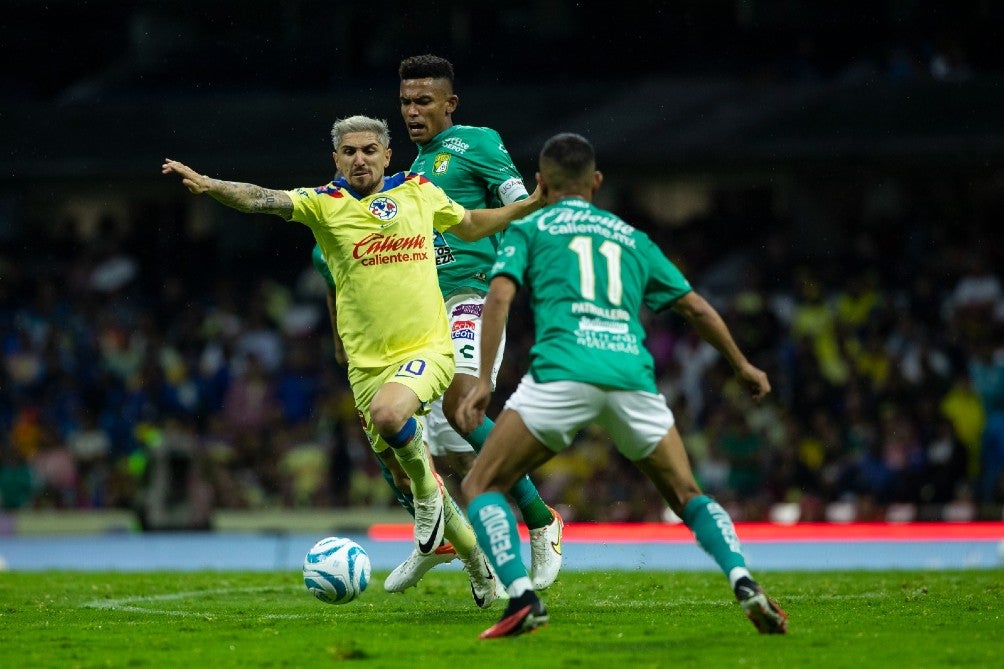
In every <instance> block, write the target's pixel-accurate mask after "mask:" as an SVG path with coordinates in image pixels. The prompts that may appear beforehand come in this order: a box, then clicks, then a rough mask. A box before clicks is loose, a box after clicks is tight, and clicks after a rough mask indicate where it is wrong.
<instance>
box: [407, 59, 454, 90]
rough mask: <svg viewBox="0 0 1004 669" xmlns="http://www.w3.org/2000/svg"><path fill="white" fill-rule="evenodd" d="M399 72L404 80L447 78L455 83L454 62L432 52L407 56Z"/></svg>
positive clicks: (451, 83) (451, 82)
mask: <svg viewBox="0 0 1004 669" xmlns="http://www.w3.org/2000/svg"><path fill="white" fill-rule="evenodd" d="M397 73H398V76H400V77H401V79H402V80H404V79H430V78H431V79H447V80H448V81H449V82H450V85H453V63H451V62H450V61H448V60H446V59H445V58H440V57H439V56H433V55H432V54H431V53H427V54H424V55H422V56H409V57H408V58H405V59H404V60H402V61H401V65H400V66H399V67H398V68H397Z"/></svg>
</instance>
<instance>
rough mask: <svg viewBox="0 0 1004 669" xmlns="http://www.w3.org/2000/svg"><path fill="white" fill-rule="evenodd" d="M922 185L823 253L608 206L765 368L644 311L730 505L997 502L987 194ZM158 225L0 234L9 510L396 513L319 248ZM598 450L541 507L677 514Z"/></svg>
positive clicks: (161, 519) (997, 318) (696, 439)
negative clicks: (359, 509)
mask: <svg viewBox="0 0 1004 669" xmlns="http://www.w3.org/2000/svg"><path fill="white" fill-rule="evenodd" d="M933 192H934V191H933V190H932V191H927V190H926V189H924V188H919V189H916V192H911V193H910V197H911V198H912V199H914V200H915V201H916V206H912V207H904V208H902V209H900V210H898V212H899V213H898V214H897V215H896V216H895V217H891V218H886V219H883V220H867V221H865V220H856V221H852V220H846V221H841V222H840V227H841V231H840V232H841V234H839V235H837V236H836V237H834V238H833V240H832V241H830V242H828V244H829V248H828V250H827V251H826V252H824V253H813V254H809V253H806V252H805V251H804V245H803V244H802V242H801V236H803V235H804V233H802V232H800V231H799V227H798V226H797V225H794V224H793V223H791V222H790V221H785V220H782V219H780V218H778V217H777V216H775V215H773V214H771V213H770V212H769V211H768V208H759V209H758V208H757V207H756V206H754V203H753V202H752V201H748V200H745V199H743V198H741V197H723V198H720V199H719V201H718V202H719V205H720V206H718V207H716V208H714V209H713V210H710V211H708V212H706V213H705V214H703V215H702V217H701V218H699V219H695V220H691V221H689V222H688V224H687V225H684V226H678V227H672V228H670V227H666V226H662V225H659V224H657V223H655V222H654V221H651V220H649V218H648V215H647V214H646V213H645V211H646V210H645V209H644V208H643V207H642V206H641V204H642V203H639V202H637V201H636V200H631V199H630V198H624V201H623V202H622V203H621V204H620V206H614V207H612V208H613V209H614V210H615V211H617V212H618V213H620V214H622V215H623V216H624V217H625V218H626V219H627V220H629V221H631V222H633V223H635V224H636V225H638V226H639V227H641V228H642V229H646V230H648V231H649V232H650V234H651V235H652V236H653V238H654V239H656V241H657V242H659V243H660V245H661V246H662V247H663V248H664V249H666V250H667V252H668V253H669V255H670V257H672V258H673V259H674V260H675V261H677V262H678V263H679V265H680V266H681V268H683V269H684V270H685V271H686V272H687V274H688V275H689V276H691V277H693V279H694V280H695V283H696V285H698V286H699V287H700V290H701V292H702V293H703V294H705V295H706V296H708V297H709V299H712V300H713V301H714V303H715V306H716V307H717V308H719V310H720V311H721V312H722V313H723V315H724V316H725V318H726V320H727V321H728V322H729V323H730V325H731V327H732V329H733V332H734V333H735V334H736V337H737V339H738V340H739V341H740V344H741V345H742V346H743V348H744V350H746V351H747V353H748V354H749V356H750V359H751V361H752V362H754V364H756V365H758V366H759V367H761V368H763V369H764V370H766V371H767V372H768V374H769V375H770V378H771V381H772V384H773V387H774V392H773V393H772V395H771V396H770V397H769V398H768V401H766V402H765V403H763V404H761V405H758V406H756V405H753V404H752V403H750V402H748V401H747V400H746V399H744V398H743V394H742V393H741V392H739V389H738V388H735V387H732V389H731V390H727V391H726V392H724V393H722V392H719V391H717V390H716V389H719V388H722V387H723V383H724V384H725V387H726V388H730V386H729V381H728V378H729V376H730V370H729V369H728V368H727V366H726V365H725V364H724V362H723V361H722V360H721V358H720V357H719V356H718V355H717V353H716V352H715V351H714V350H713V349H710V347H708V346H707V345H706V344H702V343H701V342H700V340H698V339H697V338H696V337H695V336H693V335H692V334H691V333H689V332H688V330H687V328H686V327H685V326H684V324H683V322H682V321H680V320H678V319H676V317H675V316H672V315H671V314H647V316H646V317H647V318H648V321H649V327H650V331H651V336H650V338H649V340H648V342H647V345H648V346H649V348H650V349H651V351H652V352H653V354H654V357H655V361H656V367H657V369H656V371H657V375H658V378H659V381H660V386H661V390H662V392H663V393H664V394H665V395H666V398H667V401H668V402H669V404H670V406H671V408H672V409H673V411H674V413H675V415H676V417H677V420H678V423H679V425H680V428H681V432H682V433H683V436H684V442H685V443H686V444H687V445H688V448H689V449H690V450H691V453H690V454H691V458H692V460H693V463H694V469H695V472H696V473H697V475H698V477H699V479H700V482H701V484H702V487H703V488H704V489H705V490H706V491H707V492H708V494H710V495H713V496H714V497H716V498H717V499H718V500H719V501H721V502H722V503H723V505H725V506H726V507H727V508H728V509H729V511H730V513H731V514H732V515H733V517H734V518H736V519H737V520H758V519H768V518H772V517H775V516H777V517H778V518H780V517H781V516H779V515H777V514H780V513H781V512H782V511H783V510H787V514H788V515H787V516H785V517H786V518H789V519H790V518H792V517H799V518H801V519H802V520H823V519H827V518H829V519H834V520H840V519H849V518H858V519H897V520H903V519H911V518H916V519H930V520H938V519H945V520H965V519H976V518H994V519H999V518H1000V517H1001V505H1002V503H1004V336H1002V332H1004V330H1002V328H1004V289H1002V285H1001V276H1000V267H1001V257H1000V255H999V254H1000V249H999V248H997V247H994V246H993V245H992V244H990V243H989V241H988V237H987V236H986V235H985V234H984V231H985V230H989V229H990V228H989V225H990V223H989V222H988V221H990V220H992V217H993V215H994V208H993V207H989V208H988V207H985V206H984V207H975V206H971V205H972V204H973V203H972V202H969V203H968V204H969V205H970V206H968V207H967V206H966V205H967V202H966V201H965V198H967V197H971V196H969V195H964V194H962V193H963V192H964V189H959V190H958V191H957V192H953V194H951V195H950V196H947V195H945V194H944V189H942V193H941V195H934V194H933ZM960 211H965V212H966V213H965V214H960V213H959V212H960ZM147 214H148V211H147V210H144V209H143V207H142V206H139V207H137V209H136V211H135V212H133V213H132V214H131V215H129V216H126V217H125V218H124V219H119V220H117V221H116V220H104V221H103V222H102V224H100V225H98V226H96V227H93V226H92V227H91V228H86V229H85V228H84V227H80V226H78V227H74V226H73V225H68V226H66V227H65V228H64V232H65V234H64V235H63V236H61V237H59V238H56V237H49V238H44V239H43V238H38V239H33V240H28V242H27V243H26V244H25V245H23V246H21V245H12V244H5V245H4V246H3V247H0V274H2V276H3V277H4V279H3V280H2V281H0V355H2V360H0V363H2V364H0V503H2V507H3V508H4V509H25V508H124V509H134V510H136V512H137V514H138V516H139V518H140V519H141V521H142V523H143V525H144V526H145V527H148V528H165V527H167V528H169V527H209V526H210V524H211V517H212V511H213V509H215V508H248V509H254V508H266V507H268V508H274V507H289V508H303V507H323V506H336V507H349V506H392V505H393V504H394V502H393V499H392V497H391V495H390V491H389V489H387V486H386V485H385V483H384V481H383V478H382V477H381V474H380V471H379V468H378V466H377V464H376V461H375V460H374V458H373V457H372V454H371V453H370V449H369V447H368V445H367V444H366V442H365V440H364V438H363V435H362V432H361V428H360V426H359V424H358V422H357V418H356V412H355V408H354V406H353V402H352V398H351V393H350V391H349V388H348V384H347V381H346V378H345V374H344V370H342V369H341V368H340V367H338V366H337V365H336V364H335V362H334V355H333V351H332V344H331V337H330V332H329V327H330V326H329V324H328V322H327V319H326V315H325V311H324V290H325V287H324V284H323V281H322V280H321V278H320V276H319V275H317V274H316V272H314V270H313V269H312V268H311V266H310V262H309V240H307V239H303V238H301V237H296V238H294V237H292V236H291V235H289V233H288V232H282V233H279V238H278V239H277V240H270V239H266V240H259V243H261V244H262V246H261V248H269V249H272V248H277V247H276V246H275V245H276V244H280V245H281V244H285V246H286V248H287V249H288V252H283V253H276V254H266V253H263V252H259V253H258V254H257V255H256V256H254V260H255V261H256V262H257V260H258V259H259V257H260V256H262V255H264V256H270V255H276V257H275V258H272V261H271V264H270V263H269V261H268V258H267V257H266V258H265V259H263V260H262V262H263V263H264V264H263V265H260V266H259V267H260V268H261V269H257V268H256V269H255V270H254V271H252V270H251V269H249V268H248V267H247V266H246V265H247V262H246V261H247V258H238V259H237V260H231V261H230V262H223V261H221V260H220V258H218V257H216V256H214V254H215V253H216V250H215V248H216V247H215V246H214V244H215V243H216V241H217V240H214V239H213V236H212V235H204V234H203V235H195V234H192V233H190V232H188V233H181V232H179V230H180V229H182V228H181V225H180V223H175V225H174V227H173V228H172V229H173V230H175V232H174V233H172V234H169V235H166V236H164V235H162V237H161V238H160V239H159V240H158V243H156V244H150V243H149V239H146V238H144V237H143V236H142V235H141V231H142V229H143V228H142V226H141V225H140V223H139V222H140V221H141V220H147V218H148V217H147ZM193 215H194V214H193V212H191V211H189V210H186V209H185V208H184V207H182V206H180V205H179V206H178V207H177V208H176V209H175V210H173V211H169V212H168V213H167V214H165V216H166V217H167V218H171V217H172V216H173V217H175V218H176V219H178V220H184V219H185V218H186V217H192V216H193ZM963 217H968V219H969V220H967V221H966V222H964V223H959V224H954V223H953V224H952V225H948V224H946V221H957V220H959V219H960V218H963ZM185 229H189V228H188V227H185ZM300 247H303V248H300ZM26 249H27V250H26ZM31 249H34V251H32V250H31ZM290 257H295V258H297V260H296V262H295V263H294V264H295V265H296V269H295V271H289V270H288V262H289V258H290ZM182 259H183V262H182ZM280 266H281V267H283V268H286V269H280ZM241 268H243V269H241ZM526 314H528V310H527V309H526V308H525V305H523V308H522V309H518V310H517V311H516V312H514V316H513V320H512V321H511V322H510V327H509V341H508V344H507V348H506V357H505V363H504V364H503V369H502V372H501V374H500V377H499V384H498V385H499V387H498V390H497V392H496V398H505V397H507V396H508V395H509V394H510V393H511V391H512V389H513V388H514V387H515V385H516V384H517V382H518V379H519V376H520V375H521V374H522V373H523V371H524V370H525V367H526V361H527V356H528V347H529V342H530V340H531V334H530V333H531V332H532V329H531V328H530V327H529V323H526V322H520V321H521V319H522V320H525V319H528V318H529V317H528V316H527V315H526ZM495 409H496V411H497V409H498V407H495ZM605 439H606V437H605V435H603V434H600V433H598V432H596V431H593V430H589V431H586V433H584V434H582V435H581V437H580V441H581V443H580V445H579V447H578V448H576V449H572V450H571V451H569V452H567V453H565V454H562V455H560V456H559V457H557V458H555V459H554V460H553V461H552V462H551V463H549V464H548V465H547V466H546V467H545V468H543V469H542V470H540V471H538V472H537V473H536V474H535V476H534V478H535V480H536V481H537V483H538V486H539V488H540V490H541V493H542V494H543V496H544V498H545V499H548V500H553V502H554V503H558V504H560V505H561V508H562V510H563V511H562V513H563V514H564V515H565V518H566V519H568V520H658V519H663V518H665V508H664V504H663V503H662V501H661V499H660V498H659V497H658V496H657V495H655V494H650V493H649V492H648V488H647V487H646V486H644V485H641V478H640V474H639V473H638V472H637V471H635V470H634V469H633V468H632V467H630V466H629V465H628V463H627V462H626V461H625V460H623V459H622V458H620V456H618V455H617V454H616V452H615V451H613V450H611V449H609V448H607V447H606V441H605ZM594 445H595V447H594ZM587 491H588V492H587Z"/></svg>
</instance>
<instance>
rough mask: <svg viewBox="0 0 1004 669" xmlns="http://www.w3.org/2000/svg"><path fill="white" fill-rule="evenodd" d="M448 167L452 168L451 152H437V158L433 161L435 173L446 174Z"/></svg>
mask: <svg viewBox="0 0 1004 669" xmlns="http://www.w3.org/2000/svg"><path fill="white" fill-rule="evenodd" d="M448 169H450V154H449V153H445V152H444V153H439V154H437V155H436V159H435V160H433V161H432V171H433V173H435V174H446V170H448Z"/></svg>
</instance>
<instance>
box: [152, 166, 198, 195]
mask: <svg viewBox="0 0 1004 669" xmlns="http://www.w3.org/2000/svg"><path fill="white" fill-rule="evenodd" d="M160 172H161V174H177V175H180V176H181V183H182V185H183V186H184V187H185V188H187V189H188V190H189V191H190V192H192V193H195V194H196V195H198V194H200V193H205V192H206V191H207V190H209V184H208V183H207V182H208V179H206V177H204V176H203V175H201V174H199V173H198V172H196V171H195V170H193V169H192V168H191V167H189V166H188V165H185V164H184V163H179V162H178V161H177V160H171V159H170V158H165V159H164V164H163V165H161V166H160Z"/></svg>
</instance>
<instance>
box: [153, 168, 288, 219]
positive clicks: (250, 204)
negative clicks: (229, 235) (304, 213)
mask: <svg viewBox="0 0 1004 669" xmlns="http://www.w3.org/2000/svg"><path fill="white" fill-rule="evenodd" d="M160 171H161V173H163V174H177V175H179V176H180V177H181V183H182V185H184V186H185V188H187V189H188V190H189V191H190V192H192V193H195V194H196V195H198V194H201V193H206V194H207V195H209V196H210V197H212V198H213V199H215V200H217V201H218V202H220V203H221V204H225V205H227V206H228V207H232V208H234V209H236V210H237V211H243V212H247V213H253V214H275V215H277V216H282V217H283V218H286V219H288V218H289V217H290V216H292V215H293V201H292V200H290V199H289V195H287V194H286V193H285V191H281V190H273V189H271V188H263V187H261V186H256V185H255V184H248V183H239V182H236V181H223V180H222V179H213V178H212V177H208V176H206V175H204V174H199V173H198V172H196V171H195V170H193V169H192V168H191V167H189V166H188V165H185V164H184V163H179V162H178V161H177V160H171V159H170V158H167V159H165V160H164V164H163V165H162V166H161V169H160Z"/></svg>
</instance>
